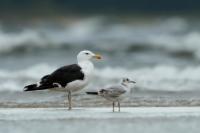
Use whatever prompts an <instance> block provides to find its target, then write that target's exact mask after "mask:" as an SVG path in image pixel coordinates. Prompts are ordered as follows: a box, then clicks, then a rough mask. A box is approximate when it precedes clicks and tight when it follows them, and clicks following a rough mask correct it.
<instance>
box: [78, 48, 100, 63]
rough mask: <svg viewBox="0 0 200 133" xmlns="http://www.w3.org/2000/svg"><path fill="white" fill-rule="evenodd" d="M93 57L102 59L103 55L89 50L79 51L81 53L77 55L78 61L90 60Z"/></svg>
mask: <svg viewBox="0 0 200 133" xmlns="http://www.w3.org/2000/svg"><path fill="white" fill-rule="evenodd" d="M92 59H97V60H100V59H101V56H100V55H98V54H94V53H93V52H91V51H89V50H84V51H81V52H79V54H78V55H77V60H78V62H82V61H90V60H92Z"/></svg>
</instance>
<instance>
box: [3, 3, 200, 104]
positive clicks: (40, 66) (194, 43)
mask: <svg viewBox="0 0 200 133" xmlns="http://www.w3.org/2000/svg"><path fill="white" fill-rule="evenodd" d="M151 2H152V3H150V2H147V1H145V0H141V1H139V0H135V1H129V0H125V1H120V0H117V1H114V0H111V1H110V2H107V1H106V0H103V1H96V2H94V1H91V0H86V1H85V2H82V1H76V2H74V1H64V0H57V1H55V0H50V1H40V2H39V1H33V0H28V1H15V0H4V1H2V2H0V3H1V4H0V7H1V9H0V11H1V12H0V107H62V106H64V103H63V99H65V95H66V94H64V93H59V92H51V91H38V92H23V87H24V86H25V85H27V84H29V83H33V82H36V81H38V80H39V79H40V78H41V77H42V76H43V75H45V74H48V73H51V72H52V71H54V70H55V69H56V68H58V67H60V66H63V65H67V64H71V63H76V55H77V53H78V52H79V51H81V50H83V49H88V50H91V51H94V52H97V53H99V54H101V55H103V60H102V61H100V62H95V66H96V71H95V76H94V79H93V81H92V83H91V84H90V85H89V86H88V87H86V88H85V89H84V90H83V91H82V92H79V93H77V94H75V98H74V102H75V103H76V106H107V105H109V104H108V103H107V104H105V101H104V100H103V99H101V98H99V97H90V96H87V95H85V93H84V92H85V91H86V90H87V89H98V88H100V87H102V86H105V85H107V84H111V83H116V82H118V80H119V79H120V78H121V77H130V78H132V79H134V80H135V81H136V82H137V84H136V86H135V87H134V88H133V89H132V93H131V96H130V99H128V100H125V101H124V104H123V106H194V105H200V98H199V94H200V91H199V89H200V88H199V86H200V78H199V75H200V66H199V64H200V19H199V17H198V13H199V7H200V5H199V2H198V1H196V0H192V1H190V2H188V1H187V0H183V1H182V2H181V3H180V2H179V1H159V0H153V1H151Z"/></svg>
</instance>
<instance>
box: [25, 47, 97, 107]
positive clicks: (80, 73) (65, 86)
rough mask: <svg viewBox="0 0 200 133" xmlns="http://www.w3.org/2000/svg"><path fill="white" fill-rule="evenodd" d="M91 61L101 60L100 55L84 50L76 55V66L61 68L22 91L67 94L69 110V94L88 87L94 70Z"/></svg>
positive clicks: (70, 103)
mask: <svg viewBox="0 0 200 133" xmlns="http://www.w3.org/2000/svg"><path fill="white" fill-rule="evenodd" d="M92 59H98V60H99V59H101V56H100V55H97V54H94V53H93V52H91V51H88V50H84V51H81V52H80V53H79V54H78V55H77V61H78V63H77V64H72V65H68V66H63V67H61V68H59V69H57V70H56V71H54V72H53V73H51V74H49V75H46V76H44V77H42V78H41V80H40V82H39V83H36V84H31V85H28V86H25V87H24V91H35V90H45V89H51V90H59V91H66V92H68V102H69V108H68V109H69V110H71V109H72V102H71V93H72V92H75V91H79V90H81V89H83V88H84V87H85V86H86V85H88V83H89V81H90V80H91V76H92V73H93V70H94V65H93V63H92V62H91V60H92Z"/></svg>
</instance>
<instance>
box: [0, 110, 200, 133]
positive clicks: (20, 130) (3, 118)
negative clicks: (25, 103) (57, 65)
mask: <svg viewBox="0 0 200 133" xmlns="http://www.w3.org/2000/svg"><path fill="white" fill-rule="evenodd" d="M199 123H200V107H137V108H122V112H120V113H119V112H115V113H112V110H111V108H75V109H73V110H72V111H68V110H66V109H65V108H1V109H0V127H1V128H0V132H4V133H11V132H13V130H15V133H25V132H27V131H29V132H30V133H34V132H37V133H40V132H41V133H44V132H47V131H48V133H54V132H70V133H80V132H83V131H84V132H88V133H93V132H95V133H101V132H104V133H111V132H115V133H121V132H134V133H141V132H142V133H151V132H159V133H167V132H170V133H183V132H190V133H194V132H199Z"/></svg>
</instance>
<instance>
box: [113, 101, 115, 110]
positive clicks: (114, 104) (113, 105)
mask: <svg viewBox="0 0 200 133" xmlns="http://www.w3.org/2000/svg"><path fill="white" fill-rule="evenodd" d="M113 112H115V102H113Z"/></svg>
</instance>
